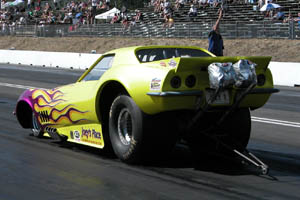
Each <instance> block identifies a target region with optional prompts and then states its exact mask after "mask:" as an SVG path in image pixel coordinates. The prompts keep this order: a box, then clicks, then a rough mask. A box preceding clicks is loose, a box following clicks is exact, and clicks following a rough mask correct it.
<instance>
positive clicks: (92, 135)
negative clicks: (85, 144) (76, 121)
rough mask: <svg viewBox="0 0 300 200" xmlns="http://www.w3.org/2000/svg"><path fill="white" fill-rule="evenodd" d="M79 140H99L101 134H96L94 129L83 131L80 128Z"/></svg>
mask: <svg viewBox="0 0 300 200" xmlns="http://www.w3.org/2000/svg"><path fill="white" fill-rule="evenodd" d="M81 138H86V139H89V138H90V139H91V138H94V139H99V140H100V139H101V133H100V132H97V131H95V129H92V130H91V129H84V128H82V129H81Z"/></svg>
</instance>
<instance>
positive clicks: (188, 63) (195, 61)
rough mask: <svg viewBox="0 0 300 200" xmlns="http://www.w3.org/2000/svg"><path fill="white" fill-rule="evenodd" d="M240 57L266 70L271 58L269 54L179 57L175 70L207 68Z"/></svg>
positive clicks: (235, 60) (239, 58) (237, 59)
mask: <svg viewBox="0 0 300 200" xmlns="http://www.w3.org/2000/svg"><path fill="white" fill-rule="evenodd" d="M241 59H246V60H249V61H251V62H253V63H255V64H256V65H257V66H256V69H263V70H264V71H266V69H267V68H268V65H269V63H270V61H271V59H272V57H271V56H236V57H226V56H224V57H223V56H222V57H192V58H179V60H178V62H179V64H178V65H177V67H176V69H175V72H182V71H190V70H195V69H199V68H201V69H202V68H207V67H208V66H209V65H210V64H211V63H214V62H220V63H225V62H231V63H232V64H234V63H236V62H237V61H239V60H241Z"/></svg>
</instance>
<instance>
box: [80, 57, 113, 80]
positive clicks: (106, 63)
mask: <svg viewBox="0 0 300 200" xmlns="http://www.w3.org/2000/svg"><path fill="white" fill-rule="evenodd" d="M113 60H114V55H108V56H105V57H103V58H102V59H101V60H100V61H99V62H98V63H97V65H96V66H95V67H94V68H93V69H92V70H91V71H90V72H89V73H88V74H87V75H86V76H85V77H84V78H83V79H82V81H94V80H99V79H100V78H101V76H102V75H103V74H104V72H106V71H107V70H108V69H109V68H111V66H112V63H113Z"/></svg>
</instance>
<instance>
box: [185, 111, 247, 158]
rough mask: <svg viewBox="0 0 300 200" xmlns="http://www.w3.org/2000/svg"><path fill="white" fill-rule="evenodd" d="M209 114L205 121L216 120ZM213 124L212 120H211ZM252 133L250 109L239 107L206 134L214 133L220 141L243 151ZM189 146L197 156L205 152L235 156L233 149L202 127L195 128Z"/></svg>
mask: <svg viewBox="0 0 300 200" xmlns="http://www.w3.org/2000/svg"><path fill="white" fill-rule="evenodd" d="M214 115H215V114H213V115H212V116H209V117H207V118H206V119H205V122H204V123H208V124H209V122H208V121H213V122H216V120H217V119H216V118H214ZM210 124H211V122H210ZM250 133H251V116H250V111H249V109H244V108H243V109H239V110H237V111H235V112H234V113H232V114H230V115H229V116H228V117H227V118H226V119H225V120H224V122H223V123H222V124H221V125H220V127H218V128H216V129H215V130H212V131H209V132H206V133H205V134H208V135H214V136H215V137H217V138H218V140H219V141H221V142H222V143H224V144H226V145H227V146H228V147H230V148H231V149H236V150H238V151H240V152H243V151H244V150H245V149H246V147H247V145H248V142H249V139H250ZM188 143H189V147H190V149H191V151H192V153H193V154H194V155H195V156H199V155H203V154H212V155H225V156H230V157H234V156H235V154H234V153H233V151H232V150H230V149H228V148H226V147H224V145H222V144H220V143H219V142H218V141H216V140H214V139H212V138H211V137H208V136H206V135H204V134H203V132H202V133H201V128H200V129H194V130H193V133H192V135H191V138H190V139H189V141H188Z"/></svg>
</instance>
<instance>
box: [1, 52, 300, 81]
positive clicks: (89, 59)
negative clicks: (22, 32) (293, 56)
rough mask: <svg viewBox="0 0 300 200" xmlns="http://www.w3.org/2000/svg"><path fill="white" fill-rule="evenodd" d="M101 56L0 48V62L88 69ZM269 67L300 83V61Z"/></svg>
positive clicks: (282, 77) (280, 78) (283, 78)
mask: <svg viewBox="0 0 300 200" xmlns="http://www.w3.org/2000/svg"><path fill="white" fill-rule="evenodd" d="M100 56H101V54H92V53H66V52H46V51H19V50H0V63H11V64H22V65H34V66H46V67H61V68H73V69H86V68H89V67H90V66H91V65H92V64H93V63H94V62H95V61H96V60H97V59H98V58H99V57H100ZM269 68H270V69H271V71H272V74H273V80H274V84H275V85H283V86H295V85H300V63H291V62H270V64H269Z"/></svg>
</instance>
